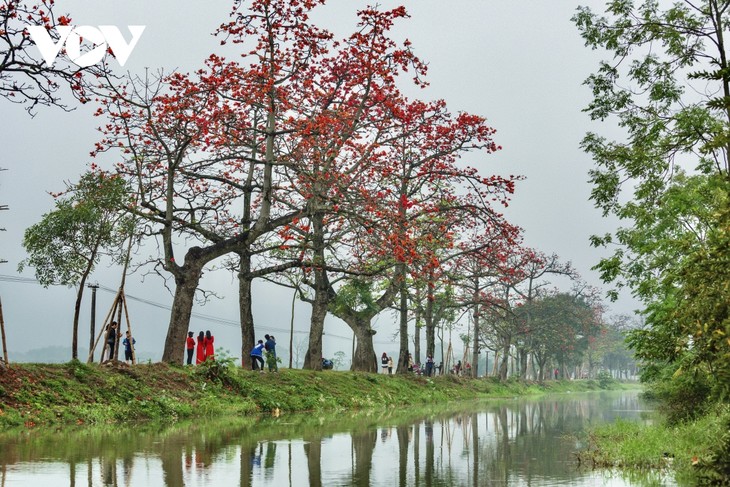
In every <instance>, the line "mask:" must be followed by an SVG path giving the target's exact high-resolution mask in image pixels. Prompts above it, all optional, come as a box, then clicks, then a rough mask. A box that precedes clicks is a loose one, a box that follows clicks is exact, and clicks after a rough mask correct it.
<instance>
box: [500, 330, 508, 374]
mask: <svg viewBox="0 0 730 487" xmlns="http://www.w3.org/2000/svg"><path fill="white" fill-rule="evenodd" d="M509 347H510V341H509V340H507V339H504V340H503V343H502V362H500V364H499V380H502V381H504V380H507V369H508V367H509V359H510V353H509Z"/></svg>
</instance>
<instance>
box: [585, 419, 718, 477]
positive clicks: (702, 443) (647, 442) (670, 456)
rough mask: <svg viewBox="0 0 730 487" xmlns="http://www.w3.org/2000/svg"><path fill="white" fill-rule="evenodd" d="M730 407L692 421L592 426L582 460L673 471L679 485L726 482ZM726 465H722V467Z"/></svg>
mask: <svg viewBox="0 0 730 487" xmlns="http://www.w3.org/2000/svg"><path fill="white" fill-rule="evenodd" d="M728 425H730V407H728V406H727V405H724V406H718V407H717V408H716V409H714V410H712V411H711V412H710V413H709V414H707V415H705V416H703V417H701V418H698V419H696V420H694V421H686V422H682V423H678V424H669V423H668V422H667V421H666V420H665V419H664V418H662V417H661V416H660V415H658V414H657V415H656V417H654V419H653V421H652V422H650V423H636V422H628V421H620V420H619V421H616V422H614V423H607V424H604V425H601V426H600V427H597V428H595V429H594V430H592V431H591V433H590V435H589V444H588V448H587V449H586V450H584V451H582V452H581V453H580V458H581V462H582V463H584V464H588V465H591V466H593V467H596V468H613V467H617V468H620V469H622V470H631V469H636V470H666V469H672V470H674V471H675V472H676V478H677V481H678V482H679V483H680V484H681V485H696V484H697V482H698V478H699V479H704V483H703V485H730V458H728V456H727V451H726V450H728V449H730V432H728ZM723 465H724V468H723Z"/></svg>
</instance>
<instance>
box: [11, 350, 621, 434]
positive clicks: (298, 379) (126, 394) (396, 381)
mask: <svg viewBox="0 0 730 487" xmlns="http://www.w3.org/2000/svg"><path fill="white" fill-rule="evenodd" d="M603 386H604V387H606V384H603ZM614 386H615V387H616V386H617V385H615V384H614ZM600 388H601V384H599V383H598V382H597V381H591V380H585V381H549V382H546V383H545V384H537V383H524V382H518V381H510V382H507V383H500V382H498V381H496V380H492V379H487V378H484V379H477V380H473V379H468V378H461V377H456V376H453V375H446V376H438V377H433V378H425V377H417V376H413V375H393V376H388V375H377V374H368V373H360V372H340V371H322V372H314V371H308V370H298V369H281V371H280V372H276V373H268V372H267V373H259V372H252V371H248V370H243V369H241V368H238V367H228V366H226V364H224V363H223V362H215V363H213V364H210V365H208V366H198V367H172V366H169V365H167V364H163V363H156V364H141V365H135V366H131V367H130V366H126V365H125V364H118V365H116V366H109V365H98V364H91V365H87V364H83V363H80V362H77V361H72V362H69V363H66V364H13V365H12V366H11V367H8V368H5V369H0V430H2V429H9V428H14V427H26V428H38V427H48V426H56V425H64V424H67V425H68V424H77V425H80V424H115V423H124V422H132V421H162V422H174V421H178V420H182V419H193V418H198V417H217V416H223V415H235V416H239V415H253V414H257V413H272V414H280V413H282V412H302V411H337V410H359V409H369V408H378V407H382V406H406V407H407V406H412V405H425V404H436V403H446V402H449V401H460V400H469V399H477V398H488V397H494V398H498V397H513V396H518V395H536V394H544V393H560V392H568V391H570V392H578V391H590V390H599V389H600Z"/></svg>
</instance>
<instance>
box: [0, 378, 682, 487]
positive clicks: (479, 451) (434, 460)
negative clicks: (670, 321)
mask: <svg viewBox="0 0 730 487" xmlns="http://www.w3.org/2000/svg"><path fill="white" fill-rule="evenodd" d="M645 411H646V407H645V406H644V405H643V404H642V402H641V400H640V397H639V394H638V392H637V391H629V392H626V391H624V392H600V393H580V394H563V395H555V396H546V397H541V398H537V399H535V398H515V399H512V400H489V401H479V402H473V403H455V404H449V405H441V406H437V407H426V406H425V405H424V406H419V407H412V408H383V409H382V410H377V411H364V412H357V413H350V412H341V413H328V414H322V413H310V414H304V415H282V416H280V417H273V416H267V417H264V418H226V419H223V420H220V419H219V420H215V421H198V422H189V423H183V424H176V425H174V426H161V425H124V426H115V427H94V428H90V427H83V428H61V429H58V430H55V431H44V430H43V429H41V428H38V429H35V430H30V431H23V432H16V433H6V434H3V435H0V466H1V470H0V487H6V486H16V485H40V486H49V487H50V486H59V485H70V486H135V487H136V486H161V485H167V486H183V485H185V486H234V485H240V486H262V487H263V486H277V487H278V486H290V487H299V486H302V487H305V486H317V487H319V486H326V487H334V486H381V485H382V486H389V487H392V486H423V487H432V486H433V487H435V486H469V487H476V486H492V485H499V486H512V485H514V486H558V485H575V486H579V485H585V486H626V485H675V484H674V483H673V481H672V479H671V477H669V476H668V474H666V473H662V472H659V473H656V472H655V473H651V474H646V473H644V474H639V473H631V472H611V471H591V470H588V469H585V468H581V467H580V466H579V465H578V464H577V462H576V457H575V454H574V452H575V451H576V450H577V449H579V448H581V447H582V445H581V443H580V440H579V439H578V438H579V436H580V435H579V434H580V432H581V431H583V429H584V428H585V427H586V426H588V425H595V424H599V423H601V422H606V421H614V420H615V419H616V418H619V417H620V418H626V419H629V420H636V421H643V420H645V416H646V415H645V414H644V412H645Z"/></svg>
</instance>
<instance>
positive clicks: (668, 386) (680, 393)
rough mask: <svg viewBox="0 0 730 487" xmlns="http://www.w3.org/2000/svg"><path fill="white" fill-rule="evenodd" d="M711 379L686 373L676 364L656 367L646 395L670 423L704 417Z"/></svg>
mask: <svg viewBox="0 0 730 487" xmlns="http://www.w3.org/2000/svg"><path fill="white" fill-rule="evenodd" d="M713 382H714V378H712V377H710V376H708V375H706V374H701V373H692V372H687V371H685V370H683V369H682V368H681V366H680V365H679V364H667V365H665V366H664V367H662V368H659V367H657V368H656V369H655V371H654V376H653V377H652V380H651V381H649V382H648V384H647V390H646V396H647V397H648V398H652V399H655V400H657V401H659V409H660V410H661V411H662V412H663V413H664V414H665V415H666V417H667V421H668V422H669V423H670V424H676V423H679V422H681V421H686V420H690V419H694V418H697V417H699V416H701V415H702V414H705V413H706V412H707V410H708V408H709V407H710V405H711V402H710V401H709V398H710V394H711V391H712V387H713Z"/></svg>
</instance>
